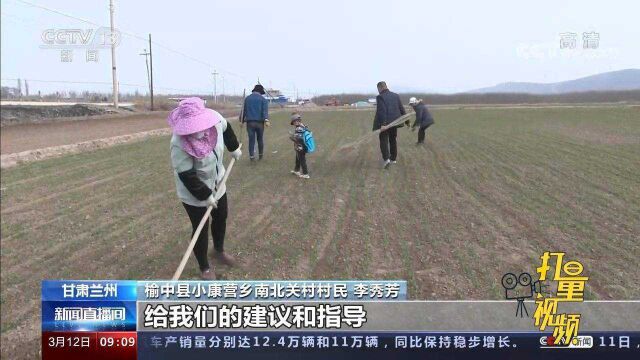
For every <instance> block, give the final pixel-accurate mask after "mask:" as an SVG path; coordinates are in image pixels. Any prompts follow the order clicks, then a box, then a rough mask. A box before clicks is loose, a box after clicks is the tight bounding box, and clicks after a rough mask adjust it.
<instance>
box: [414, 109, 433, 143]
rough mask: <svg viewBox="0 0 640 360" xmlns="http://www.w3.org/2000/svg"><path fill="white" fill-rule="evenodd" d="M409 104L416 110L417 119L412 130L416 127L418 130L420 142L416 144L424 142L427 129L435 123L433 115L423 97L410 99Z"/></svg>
mask: <svg viewBox="0 0 640 360" xmlns="http://www.w3.org/2000/svg"><path fill="white" fill-rule="evenodd" d="M409 105H411V107H413V110H414V111H415V112H416V121H414V122H413V125H411V130H412V131H415V130H416V127H418V128H419V130H418V142H417V143H416V145H422V144H424V139H425V137H426V136H427V134H426V131H427V128H428V127H429V126H431V125H433V124H434V121H433V117H432V116H431V113H430V112H429V109H427V106H426V105H425V104H423V103H422V99H420V100H418V99H416V98H415V97H412V98H411V99H409Z"/></svg>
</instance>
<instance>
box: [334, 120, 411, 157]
mask: <svg viewBox="0 0 640 360" xmlns="http://www.w3.org/2000/svg"><path fill="white" fill-rule="evenodd" d="M412 115H413V113H407V114H404V115H402V116H400V117H399V118H397V119H395V120H393V121H392V122H391V123H389V124H387V125H385V126H384V127H381V128H380V129H378V130H375V131H373V132H371V133H368V134H366V135H363V136H361V137H359V138H358V139H356V140H354V141H352V142H350V143H348V144H344V145H342V146H340V148H338V150H346V149H349V148H352V149H354V148H357V147H358V146H360V145H362V144H364V143H365V142H367V141H369V140H370V139H372V138H374V137H375V136H376V135H378V134H380V133H381V132H382V131H383V130H387V129H389V128H392V127H394V126H397V125H400V124H402V123H404V122H405V121H407V120H408V119H409V118H410V117H411V116H412Z"/></svg>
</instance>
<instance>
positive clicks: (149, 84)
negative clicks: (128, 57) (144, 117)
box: [140, 49, 153, 110]
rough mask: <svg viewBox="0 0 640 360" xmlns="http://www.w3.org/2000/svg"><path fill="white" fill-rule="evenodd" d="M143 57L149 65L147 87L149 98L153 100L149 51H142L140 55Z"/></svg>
mask: <svg viewBox="0 0 640 360" xmlns="http://www.w3.org/2000/svg"><path fill="white" fill-rule="evenodd" d="M140 55H141V56H144V63H145V64H146V65H147V86H149V90H148V91H149V97H150V98H151V99H153V96H152V95H151V74H150V73H149V55H150V53H149V52H147V49H144V50H142V53H141V54H140ZM151 104H152V105H151V109H152V110H153V100H151Z"/></svg>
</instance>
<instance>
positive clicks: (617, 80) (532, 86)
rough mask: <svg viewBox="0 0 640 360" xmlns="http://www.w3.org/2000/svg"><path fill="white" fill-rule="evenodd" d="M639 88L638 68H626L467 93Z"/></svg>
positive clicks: (639, 74)
mask: <svg viewBox="0 0 640 360" xmlns="http://www.w3.org/2000/svg"><path fill="white" fill-rule="evenodd" d="M637 89H640V69H626V70H619V71H611V72H606V73H601V74H596V75H591V76H587V77H583V78H579V79H575V80H569V81H562V82H557V83H548V84H544V83H530V82H507V83H502V84H498V85H496V86H491V87H486V88H481V89H476V90H471V91H468V93H476V94H487V93H528V94H538V95H552V94H564V93H573V92H586V91H621V90H637Z"/></svg>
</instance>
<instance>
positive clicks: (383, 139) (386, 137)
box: [379, 127, 398, 161]
mask: <svg viewBox="0 0 640 360" xmlns="http://www.w3.org/2000/svg"><path fill="white" fill-rule="evenodd" d="M397 137H398V128H395V127H393V128H391V129H388V130H385V131H383V132H381V133H380V135H379V138H380V152H382V159H383V160H384V161H387V160H391V161H396V158H397V157H398V143H397V141H396V138H397Z"/></svg>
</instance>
